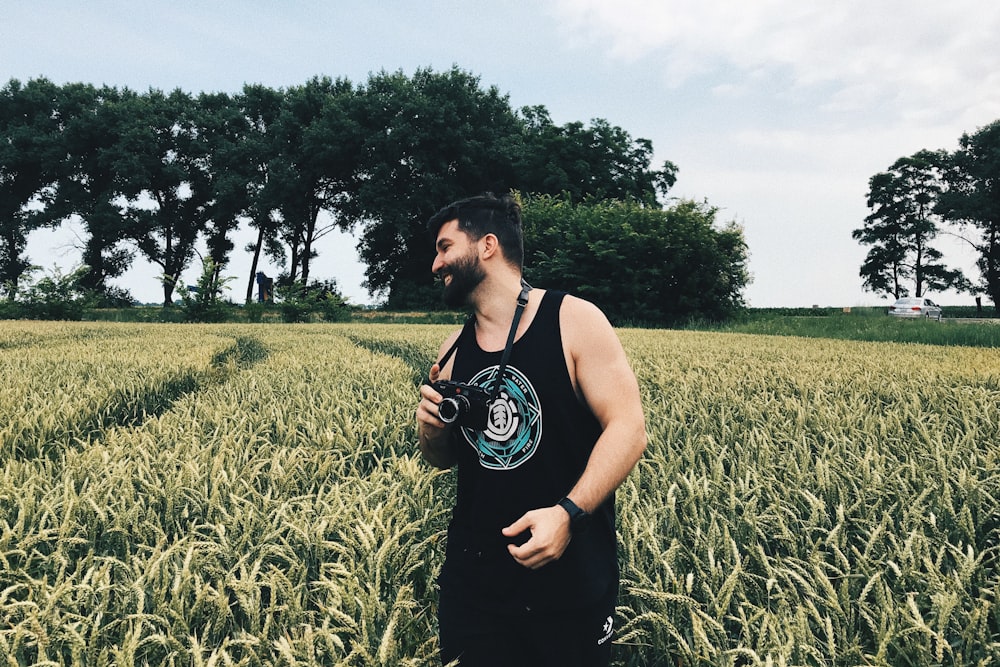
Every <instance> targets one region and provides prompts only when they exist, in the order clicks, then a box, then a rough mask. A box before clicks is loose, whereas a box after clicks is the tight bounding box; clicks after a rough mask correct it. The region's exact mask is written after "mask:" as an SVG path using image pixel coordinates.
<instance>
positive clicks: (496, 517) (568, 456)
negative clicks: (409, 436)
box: [441, 291, 618, 609]
mask: <svg viewBox="0 0 1000 667" xmlns="http://www.w3.org/2000/svg"><path fill="white" fill-rule="evenodd" d="M564 297H565V294H564V293H561V292H552V291H547V292H545V294H544V295H543V297H542V301H541V303H540V305H539V309H538V312H537V313H536V314H535V318H534V320H533V321H532V322H531V325H530V326H529V327H528V329H527V331H525V333H524V334H523V335H522V336H521V338H520V339H519V340H518V341H516V342H515V344H514V347H513V350H512V352H511V356H510V361H509V363H508V366H507V370H506V372H505V373H504V378H503V384H502V387H501V391H500V393H499V396H498V398H497V400H496V401H494V402H493V404H492V405H491V406H490V419H489V424H488V426H487V428H486V429H485V430H484V431H482V432H477V431H473V430H471V429H465V428H460V429H455V430H454V431H453V433H452V438H453V441H452V446H453V447H454V448H455V453H456V455H457V458H458V492H457V499H456V503H455V508H454V511H453V514H452V521H451V525H450V527H449V532H448V535H449V537H448V556H447V558H446V561H445V566H444V568H443V570H442V575H441V585H442V589H445V588H446V587H449V586H450V587H452V591H456V590H461V591H462V592H463V593H465V594H469V595H472V596H481V597H482V601H483V603H484V604H486V605H487V606H491V607H496V606H497V605H500V606H501V607H503V606H505V605H509V606H511V607H515V608H517V607H525V606H531V607H533V608H549V609H558V608H568V607H573V606H577V605H579V604H581V603H586V602H590V601H595V600H597V599H598V598H600V597H601V596H602V595H603V594H604V593H606V592H607V590H608V587H609V586H611V585H616V584H617V581H618V565H617V558H616V543H615V517H614V498H613V497H612V498H610V499H608V500H607V501H606V502H605V503H604V504H603V505H601V507H599V508H598V509H597V510H596V511H595V512H594V513H593V514H594V516H593V517H592V519H591V521H590V525H589V526H587V528H586V529H584V530H582V531H578V532H577V533H575V534H574V535H573V538H572V540H571V542H570V545H569V547H568V549H567V550H566V552H565V553H564V554H563V556H562V558H560V559H559V560H558V561H556V562H554V563H552V564H549V565H546V566H545V567H542V568H540V569H538V570H534V571H532V570H529V569H527V568H525V567H523V566H521V565H519V564H518V563H517V562H516V561H515V560H514V559H513V558H512V557H511V555H510V554H509V553H508V552H507V544H508V543H510V542H516V543H522V542H524V541H525V540H527V539H528V535H526V534H525V535H522V536H519V537H518V538H513V539H511V538H505V537H504V536H503V535H502V534H501V532H500V531H501V529H502V528H504V527H505V526H508V525H510V524H511V523H513V522H514V521H516V520H517V519H518V518H520V517H521V516H522V515H523V514H524V513H525V512H527V511H529V510H533V509H538V508H542V507H550V506H552V505H555V504H556V503H557V502H558V501H559V499H560V498H562V497H563V496H564V495H566V494H567V493H569V491H570V489H572V487H573V485H574V484H575V483H576V481H577V480H578V479H579V477H580V475H581V474H582V473H583V470H584V468H585V467H586V465H587V461H588V459H589V457H590V453H591V451H592V450H593V448H594V444H595V443H596V442H597V438H598V436H599V435H600V433H601V427H600V423H599V422H598V421H597V419H596V418H595V417H594V415H593V414H592V413H591V412H590V410H589V408H587V406H585V405H583V404H582V403H581V402H580V400H579V399H578V398H577V395H576V392H575V391H574V389H573V384H572V381H571V380H570V376H569V371H568V369H567V368H566V361H565V356H564V353H563V346H562V336H561V332H560V327H559V310H560V307H561V305H562V301H563V298H564ZM457 349H458V351H457V353H456V356H455V363H454V367H453V370H452V379H453V380H460V381H463V382H469V383H471V384H476V385H479V386H482V387H484V388H486V389H489V390H492V388H493V386H494V384H495V383H496V380H497V377H496V376H497V372H498V370H499V365H500V360H501V357H502V356H503V351H502V350H499V351H496V352H486V351H484V350H483V349H481V348H480V347H479V344H478V343H477V341H476V335H475V328H474V327H473V326H467V327H466V328H465V329H464V330H463V331H462V333H461V334H460V336H459V339H458V348H457ZM470 599H471V598H470Z"/></svg>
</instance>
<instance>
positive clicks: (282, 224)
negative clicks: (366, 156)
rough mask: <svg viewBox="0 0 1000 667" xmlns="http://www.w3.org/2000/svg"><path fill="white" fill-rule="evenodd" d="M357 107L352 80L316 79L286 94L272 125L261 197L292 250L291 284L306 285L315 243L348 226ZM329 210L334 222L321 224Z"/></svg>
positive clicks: (357, 149) (359, 138)
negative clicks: (345, 212)
mask: <svg viewBox="0 0 1000 667" xmlns="http://www.w3.org/2000/svg"><path fill="white" fill-rule="evenodd" d="M354 104H355V97H354V90H353V85H352V84H351V83H350V82H349V81H347V80H345V79H338V80H336V81H333V80H331V79H329V78H327V77H323V78H313V79H311V80H309V81H308V82H307V83H306V84H305V85H304V86H298V87H295V88H291V89H289V90H287V91H286V92H285V94H284V97H283V100H282V106H281V111H280V113H279V115H278V117H277V118H276V120H275V121H274V123H273V125H272V128H271V133H272V134H273V137H274V141H275V142H276V144H275V145H276V150H275V152H274V153H273V159H272V160H271V161H270V163H269V164H268V166H267V173H268V182H267V187H266V188H265V189H264V191H263V193H262V194H261V197H262V201H263V203H264V204H265V206H266V207H267V210H268V211H270V212H276V213H277V215H278V218H277V220H278V221H279V223H278V225H277V230H278V234H279V237H280V239H281V240H282V241H283V243H284V244H285V246H287V248H288V249H289V254H290V262H289V270H288V272H287V274H286V275H285V276H284V278H283V282H284V283H286V284H292V283H295V282H302V283H307V282H308V281H309V274H310V262H311V260H312V259H313V258H314V257H315V256H316V252H315V244H316V241H318V240H319V239H320V238H322V237H323V236H325V235H326V234H329V233H330V232H332V231H333V230H334V229H336V228H337V227H338V226H342V225H344V224H346V223H344V222H342V221H341V220H340V219H339V211H340V209H341V206H342V203H343V201H344V199H345V198H347V197H349V196H350V195H349V193H350V192H351V189H352V183H353V182H354V179H355V175H356V173H357V164H358V162H359V159H360V156H361V144H362V134H361V131H360V127H359V126H358V124H357V121H356V116H355V114H354V112H353V108H354ZM324 211H325V212H327V213H329V214H331V215H332V216H333V217H334V220H333V222H331V223H329V224H323V223H322V221H321V219H320V214H321V213H323V212H324Z"/></svg>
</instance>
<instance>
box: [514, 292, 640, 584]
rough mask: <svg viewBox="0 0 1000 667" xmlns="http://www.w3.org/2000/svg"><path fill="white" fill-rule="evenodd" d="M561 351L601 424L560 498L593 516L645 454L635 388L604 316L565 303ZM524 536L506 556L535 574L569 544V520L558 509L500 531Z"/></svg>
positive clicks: (573, 302) (532, 515) (589, 307)
mask: <svg viewBox="0 0 1000 667" xmlns="http://www.w3.org/2000/svg"><path fill="white" fill-rule="evenodd" d="M560 326H561V328H562V335H563V346H564V349H565V351H566V356H567V364H568V366H569V371H570V377H571V378H573V379H574V386H575V387H576V389H577V393H578V395H579V396H580V398H581V400H583V401H584V402H585V403H586V404H587V406H588V407H589V408H590V410H591V412H593V414H594V416H595V417H596V418H597V420H598V422H600V424H601V429H602V430H601V435H600V437H599V438H598V440H597V443H596V444H595V445H594V449H593V451H592V452H591V454H590V458H589V459H588V461H587V466H586V468H585V469H584V471H583V474H582V475H581V476H580V479H579V480H578V481H577V482H576V484H575V485H574V486H573V488H572V489H569V490H568V493H567V494H566V495H567V496H568V497H569V498H570V499H571V500H572V501H573V502H575V503H576V504H577V505H578V506H579V507H580V508H581V509H584V510H586V511H587V512H593V511H594V510H595V509H596V508H597V507H598V506H599V505H600V504H601V503H602V502H604V501H605V500H606V499H607V498H608V497H609V496H610V495H611V494H612V493H613V492H614V490H615V489H617V488H618V487H619V486H620V485H621V483H622V482H623V481H624V480H625V477H626V476H628V473H629V472H630V471H631V470H632V468H633V467H634V466H635V464H636V462H637V461H638V460H639V458H640V457H641V456H642V453H643V451H645V449H646V421H645V417H644V416H643V412H642V403H641V401H640V397H639V384H638V382H637V381H636V379H635V374H634V373H633V372H632V368H631V367H630V366H629V363H628V359H627V358H626V356H625V351H624V350H623V349H622V346H621V342H620V341H619V340H618V336H617V335H616V334H615V332H614V329H612V328H611V324H610V323H609V322H608V320H607V318H605V317H604V314H603V313H601V311H600V310H599V309H598V308H597V307H596V306H594V305H593V304H590V303H588V302H586V301H582V300H580V299H575V298H572V297H566V299H565V300H564V302H563V308H562V310H561V311H560ZM525 530H530V531H531V539H529V540H528V541H527V542H525V543H524V544H523V545H521V546H520V547H518V546H514V545H511V546H510V547H509V551H510V553H511V555H512V556H513V557H514V559H515V560H517V561H518V562H519V563H521V564H522V565H524V566H525V567H530V568H538V567H541V566H543V565H545V564H547V563H549V562H552V561H553V560H556V559H558V558H559V557H561V556H562V554H563V552H564V551H565V550H566V547H567V546H569V542H570V539H571V535H570V528H569V515H568V514H567V513H566V512H565V510H563V508H561V507H559V506H554V507H546V508H539V509H537V510H533V511H531V512H528V513H526V514H525V515H524V516H522V517H521V518H520V519H518V520H517V521H516V522H514V523H513V524H511V525H510V526H508V527H507V528H505V529H504V531H503V532H504V534H505V535H508V536H513V535H517V534H519V533H521V532H523V531H525Z"/></svg>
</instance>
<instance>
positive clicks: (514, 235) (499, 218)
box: [427, 193, 524, 269]
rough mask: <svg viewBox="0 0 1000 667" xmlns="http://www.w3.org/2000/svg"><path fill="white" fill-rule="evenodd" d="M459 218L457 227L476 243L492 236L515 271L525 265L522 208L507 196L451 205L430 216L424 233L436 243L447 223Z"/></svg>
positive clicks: (490, 195) (473, 199) (483, 198)
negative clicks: (429, 235)
mask: <svg viewBox="0 0 1000 667" xmlns="http://www.w3.org/2000/svg"><path fill="white" fill-rule="evenodd" d="M456 218H457V219H458V228H459V229H461V230H462V231H463V232H465V233H466V234H468V235H469V237H470V238H472V240H473V241H478V240H479V239H481V238H483V237H484V236H486V235H487V234H493V235H495V236H496V237H497V240H498V241H499V242H500V248H501V249H502V250H503V256H504V259H506V260H507V261H508V262H509V263H510V264H512V265H514V266H516V267H517V268H519V269H520V268H522V267H523V265H524V231H523V230H522V228H521V206H520V205H519V204H518V203H517V201H516V200H515V199H514V198H513V197H511V196H510V195H501V196H500V197H495V196H493V195H492V194H490V193H487V194H484V195H480V196H478V197H469V198H468V199H460V200H459V201H456V202H452V203H450V204H448V205H447V206H445V207H444V208H442V209H441V210H440V211H438V212H437V213H435V214H434V215H433V216H431V219H430V220H428V221H427V231H428V232H430V234H431V238H432V239H433V240H435V241H436V240H437V235H438V232H439V231H440V230H441V227H442V226H443V225H444V224H445V223H446V222H451V221H452V220H455V219H456Z"/></svg>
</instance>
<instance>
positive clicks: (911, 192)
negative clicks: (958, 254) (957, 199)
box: [852, 150, 968, 298]
mask: <svg viewBox="0 0 1000 667" xmlns="http://www.w3.org/2000/svg"><path fill="white" fill-rule="evenodd" d="M946 159H947V156H946V154H945V153H944V152H942V151H938V152H932V151H926V150H923V151H919V152H917V153H914V154H913V155H911V156H910V157H904V158H900V159H899V160H896V162H895V163H893V165H892V166H891V167H890V168H889V171H886V172H882V173H879V174H876V175H874V176H872V177H871V179H869V181H868V184H869V190H868V207H869V208H871V209H872V213H871V214H870V215H868V216H867V217H866V218H865V225H864V226H863V227H861V228H859V229H856V230H854V231H853V232H852V236H853V238H854V239H856V240H858V241H860V242H861V243H862V244H863V245H867V246H871V249H870V250H869V252H868V255H867V257H866V258H865V262H864V264H862V266H861V270H860V275H861V277H862V278H863V280H864V285H865V287H866V288H867V289H869V290H871V291H873V292H883V293H887V294H891V295H892V296H893V297H895V298H899V297H902V296H906V295H907V294H909V293H910V291H909V285H912V286H913V290H914V294H915V295H916V296H921V295H923V294H924V293H925V292H927V291H943V290H946V289H951V288H955V289H966V288H967V286H968V282H967V281H966V279H965V277H964V276H963V275H962V273H961V271H958V270H954V269H949V268H947V267H946V266H944V265H943V264H941V263H940V260H941V259H942V257H943V255H942V253H941V251H939V250H938V249H936V248H934V247H933V246H932V245H931V243H932V242H933V241H934V239H935V238H937V236H938V234H939V225H938V216H937V215H936V214H935V213H934V207H935V204H936V202H937V201H938V199H939V197H940V196H941V193H942V191H943V189H944V181H943V174H942V165H943V164H944V163H945V161H946Z"/></svg>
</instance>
